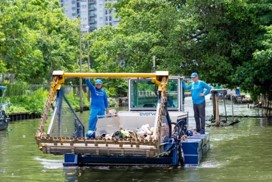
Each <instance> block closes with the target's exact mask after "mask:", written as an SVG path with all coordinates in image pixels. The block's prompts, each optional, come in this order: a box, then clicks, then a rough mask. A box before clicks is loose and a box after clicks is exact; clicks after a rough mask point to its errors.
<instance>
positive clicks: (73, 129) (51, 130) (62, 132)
mask: <svg viewBox="0 0 272 182" xmlns="http://www.w3.org/2000/svg"><path fill="white" fill-rule="evenodd" d="M47 134H48V135H49V136H50V137H84V125H83V123H82V122H81V121H80V119H79V118H78V116H77V115H76V113H75V111H74V110H73V109H72V107H71V105H70V104H69V102H68V100H67V99H66V97H65V96H64V94H63V91H62V90H60V91H58V93H57V98H56V104H55V106H54V112H53V115H52V118H51V121H50V125H49V127H48V133H47Z"/></svg>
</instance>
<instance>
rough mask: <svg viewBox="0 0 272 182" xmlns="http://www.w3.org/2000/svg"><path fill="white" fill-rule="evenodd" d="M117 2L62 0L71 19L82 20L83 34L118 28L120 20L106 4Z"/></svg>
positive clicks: (113, 0)
mask: <svg viewBox="0 0 272 182" xmlns="http://www.w3.org/2000/svg"><path fill="white" fill-rule="evenodd" d="M107 2H109V3H114V2H116V0H60V3H61V7H64V13H65V14H66V15H67V16H68V17H69V18H71V19H75V18H80V26H81V31H82V32H88V31H93V30H95V29H98V28H100V27H102V26H105V25H109V26H116V25H117V24H118V23H119V21H120V20H119V19H116V18H115V17H114V14H115V11H114V10H112V9H107V8H105V7H106V3H107Z"/></svg>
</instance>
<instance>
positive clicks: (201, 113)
mask: <svg viewBox="0 0 272 182" xmlns="http://www.w3.org/2000/svg"><path fill="white" fill-rule="evenodd" d="M205 105H206V103H205V101H204V102H202V103H201V104H194V117H195V122H196V131H197V132H200V131H202V132H205Z"/></svg>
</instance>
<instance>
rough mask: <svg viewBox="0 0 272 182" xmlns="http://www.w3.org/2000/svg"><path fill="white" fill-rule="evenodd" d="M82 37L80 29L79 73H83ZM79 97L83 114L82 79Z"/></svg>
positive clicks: (80, 80)
mask: <svg viewBox="0 0 272 182" xmlns="http://www.w3.org/2000/svg"><path fill="white" fill-rule="evenodd" d="M81 37H82V32H81V28H79V54H80V55H79V56H80V58H79V71H80V73H81V72H82V45H81ZM79 97H80V109H79V111H80V112H81V113H82V112H83V100H82V78H80V79H79Z"/></svg>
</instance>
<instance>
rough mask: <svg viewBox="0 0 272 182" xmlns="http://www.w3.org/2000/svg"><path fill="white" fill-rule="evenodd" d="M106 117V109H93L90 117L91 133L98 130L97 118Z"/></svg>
mask: <svg viewBox="0 0 272 182" xmlns="http://www.w3.org/2000/svg"><path fill="white" fill-rule="evenodd" d="M104 115H105V108H97V107H92V108H91V113H90V117H89V121H88V124H89V131H90V130H91V131H95V130H96V123H97V118H98V117H99V116H104Z"/></svg>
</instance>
